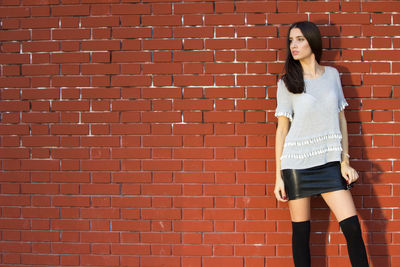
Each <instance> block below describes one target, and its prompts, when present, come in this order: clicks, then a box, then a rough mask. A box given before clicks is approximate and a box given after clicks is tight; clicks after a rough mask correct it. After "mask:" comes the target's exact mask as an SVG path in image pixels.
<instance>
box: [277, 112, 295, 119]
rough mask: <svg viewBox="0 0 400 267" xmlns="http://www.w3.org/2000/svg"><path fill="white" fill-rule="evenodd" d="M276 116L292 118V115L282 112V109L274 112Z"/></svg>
mask: <svg viewBox="0 0 400 267" xmlns="http://www.w3.org/2000/svg"><path fill="white" fill-rule="evenodd" d="M278 116H285V117H288V118H289V120H290V121H292V120H293V116H292V114H290V113H289V112H282V111H280V112H275V117H278Z"/></svg>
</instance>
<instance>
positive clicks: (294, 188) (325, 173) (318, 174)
mask: <svg viewBox="0 0 400 267" xmlns="http://www.w3.org/2000/svg"><path fill="white" fill-rule="evenodd" d="M281 174H282V179H283V182H284V184H285V191H286V194H287V196H288V198H289V200H294V199H297V198H302V197H308V196H313V195H320V194H321V193H327V192H331V191H336V190H342V189H350V188H351V187H352V185H353V184H350V185H347V182H346V180H345V179H344V178H343V177H342V174H341V171H340V162H339V161H333V162H328V163H326V164H324V165H320V166H315V167H311V168H307V169H283V170H281Z"/></svg>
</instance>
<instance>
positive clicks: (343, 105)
mask: <svg viewBox="0 0 400 267" xmlns="http://www.w3.org/2000/svg"><path fill="white" fill-rule="evenodd" d="M348 105H349V104H348V103H347V102H342V104H341V105H340V107H339V112H340V111H342V110H343V109H344V108H345V107H347V106H348Z"/></svg>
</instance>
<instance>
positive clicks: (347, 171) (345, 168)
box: [340, 162, 359, 185]
mask: <svg viewBox="0 0 400 267" xmlns="http://www.w3.org/2000/svg"><path fill="white" fill-rule="evenodd" d="M340 171H341V172H342V176H343V178H344V179H345V180H346V181H347V184H348V185H349V184H351V183H354V182H355V181H357V179H358V177H359V176H358V173H357V171H356V170H355V169H353V168H352V167H351V166H350V164H349V163H347V162H342V163H341V164H340Z"/></svg>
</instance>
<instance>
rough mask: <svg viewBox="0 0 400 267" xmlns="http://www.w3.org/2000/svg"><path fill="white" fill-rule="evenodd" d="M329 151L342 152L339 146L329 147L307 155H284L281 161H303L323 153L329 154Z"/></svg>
mask: <svg viewBox="0 0 400 267" xmlns="http://www.w3.org/2000/svg"><path fill="white" fill-rule="evenodd" d="M330 151H342V147H341V146H331V147H326V148H322V149H319V150H315V151H311V152H307V153H303V154H285V155H282V156H281V159H284V158H289V159H304V158H309V157H312V156H316V155H320V154H324V153H326V152H330Z"/></svg>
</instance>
